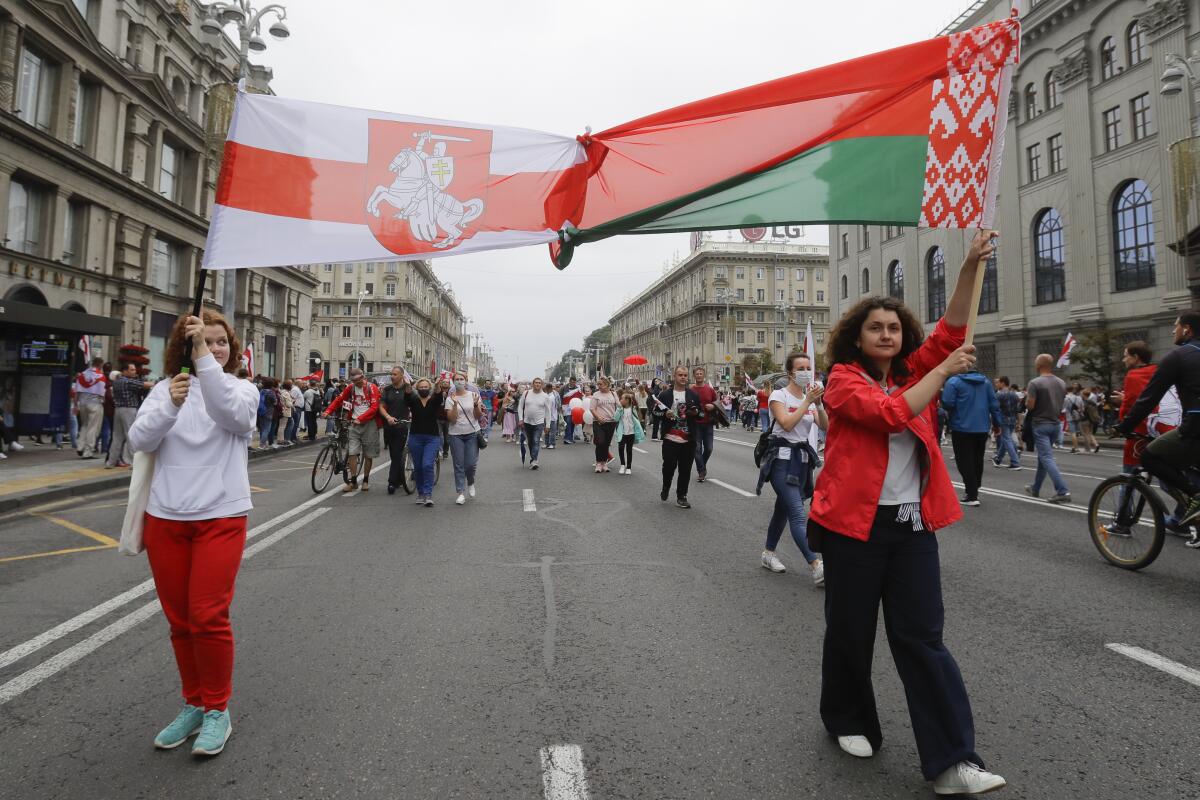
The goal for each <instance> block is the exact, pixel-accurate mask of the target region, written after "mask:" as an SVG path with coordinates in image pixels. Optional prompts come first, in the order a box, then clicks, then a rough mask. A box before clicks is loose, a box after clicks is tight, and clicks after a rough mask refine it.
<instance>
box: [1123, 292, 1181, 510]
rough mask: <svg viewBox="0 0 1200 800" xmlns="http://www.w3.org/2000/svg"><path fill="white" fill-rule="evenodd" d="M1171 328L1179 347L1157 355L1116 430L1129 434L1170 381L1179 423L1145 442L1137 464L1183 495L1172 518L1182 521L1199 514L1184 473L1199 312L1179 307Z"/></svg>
mask: <svg viewBox="0 0 1200 800" xmlns="http://www.w3.org/2000/svg"><path fill="white" fill-rule="evenodd" d="M1172 333H1173V334H1174V336H1175V344H1177V345H1179V347H1178V348H1177V349H1176V350H1173V351H1171V352H1170V353H1168V354H1167V355H1166V357H1165V358H1163V360H1162V362H1161V363H1160V364H1159V365H1158V370H1157V371H1156V372H1155V373H1154V376H1153V377H1152V378H1151V379H1150V382H1149V383H1148V384H1147V385H1146V388H1145V389H1143V390H1142V393H1141V395H1139V396H1138V399H1137V402H1136V403H1134V405H1133V408H1132V409H1130V411H1129V413H1128V414H1127V415H1126V416H1125V419H1123V420H1121V423H1120V424H1119V425H1118V426H1117V430H1118V431H1119V432H1120V433H1121V434H1123V435H1125V436H1128V435H1130V434H1131V433H1133V432H1134V429H1135V428H1136V427H1137V426H1138V424H1139V423H1141V422H1142V420H1144V419H1145V418H1146V417H1147V416H1149V414H1150V412H1151V411H1153V410H1154V408H1155V406H1157V405H1158V403H1159V401H1160V400H1161V399H1162V397H1163V395H1165V394H1166V393H1167V390H1168V389H1170V388H1171V386H1175V388H1176V389H1177V390H1178V392H1179V402H1180V405H1181V406H1182V407H1183V422H1182V424H1181V425H1180V426H1179V427H1178V428H1176V429H1175V430H1173V431H1168V432H1167V433H1164V434H1163V435H1162V436H1159V437H1158V438H1157V439H1155V440H1154V441H1153V442H1151V443H1150V444H1149V445H1148V446H1147V447H1146V451H1145V453H1143V454H1142V465H1143V466H1144V467H1145V468H1146V471H1147V472H1149V473H1150V474H1151V475H1153V476H1154V477H1156V478H1158V479H1159V480H1160V481H1162V482H1163V484H1164V485H1165V486H1167V487H1169V488H1173V489H1175V490H1177V491H1180V492H1182V493H1183V494H1184V495H1185V496H1187V497H1188V498H1189V499H1188V503H1187V505H1186V507H1184V508H1183V509H1182V511H1181V513H1180V516H1179V519H1178V524H1181V525H1186V524H1187V523H1189V522H1191V521H1192V520H1195V519H1196V518H1197V517H1200V486H1196V485H1194V484H1193V482H1192V481H1191V480H1189V479H1188V476H1187V474H1186V472H1185V470H1187V469H1191V468H1196V467H1197V466H1200V338H1197V334H1200V311H1184V312H1182V313H1181V314H1180V315H1179V316H1178V317H1177V318H1176V320H1175V327H1174V329H1173V331H1172Z"/></svg>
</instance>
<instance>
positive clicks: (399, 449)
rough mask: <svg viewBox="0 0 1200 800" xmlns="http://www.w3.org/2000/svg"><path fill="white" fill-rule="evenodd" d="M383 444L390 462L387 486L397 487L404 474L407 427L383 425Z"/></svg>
mask: <svg viewBox="0 0 1200 800" xmlns="http://www.w3.org/2000/svg"><path fill="white" fill-rule="evenodd" d="M383 443H384V445H386V446H387V449H388V455H390V456H391V457H392V461H391V463H390V464H388V480H387V482H388V486H399V485H400V477H401V475H403V474H404V448H405V446H406V445H407V444H408V426H406V425H385V426H384V427H383Z"/></svg>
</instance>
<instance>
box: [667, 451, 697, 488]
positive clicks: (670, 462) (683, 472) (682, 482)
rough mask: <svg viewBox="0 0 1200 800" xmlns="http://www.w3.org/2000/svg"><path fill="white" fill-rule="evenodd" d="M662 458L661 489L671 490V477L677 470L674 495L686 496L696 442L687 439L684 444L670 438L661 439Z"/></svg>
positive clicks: (694, 456)
mask: <svg viewBox="0 0 1200 800" xmlns="http://www.w3.org/2000/svg"><path fill="white" fill-rule="evenodd" d="M662 458H663V491H664V492H669V491H670V490H671V478H672V477H674V476H675V473H676V470H678V472H679V478H678V480H677V481H676V483H675V496H676V497H687V493H688V484H689V483H690V482H691V480H692V462H694V461H695V460H696V442H695V441H689V442H687V443H686V444H680V443H679V442H672V441H671V440H670V439H663V443H662Z"/></svg>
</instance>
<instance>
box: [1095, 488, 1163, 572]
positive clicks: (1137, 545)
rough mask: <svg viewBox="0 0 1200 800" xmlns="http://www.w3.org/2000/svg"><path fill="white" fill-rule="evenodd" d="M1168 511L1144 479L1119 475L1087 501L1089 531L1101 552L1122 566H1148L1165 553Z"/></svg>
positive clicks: (1097, 489)
mask: <svg viewBox="0 0 1200 800" xmlns="http://www.w3.org/2000/svg"><path fill="white" fill-rule="evenodd" d="M1164 513H1165V511H1164V509H1163V506H1162V502H1161V501H1160V500H1159V498H1158V495H1157V494H1155V493H1154V489H1153V488H1152V487H1150V486H1149V485H1148V484H1147V483H1146V482H1145V481H1143V480H1142V479H1141V478H1139V477H1137V476H1134V475H1116V476H1114V477H1112V478H1109V479H1108V480H1106V481H1104V482H1103V483H1101V484H1100V485H1099V486H1097V487H1096V491H1094V492H1092V499H1091V500H1089V501H1088V530H1089V533H1091V536H1092V544H1094V545H1096V549H1097V550H1099V551H1100V555H1102V556H1104V558H1105V559H1106V560H1107V561H1108V562H1109V563H1110V564H1113V565H1115V566H1118V567H1120V568H1122V569H1141V568H1142V567H1146V566H1149V565H1150V563H1151V562H1153V561H1154V559H1156V558H1158V554H1159V553H1160V552H1162V548H1163V540H1164V539H1165V534H1164V530H1163V515H1164Z"/></svg>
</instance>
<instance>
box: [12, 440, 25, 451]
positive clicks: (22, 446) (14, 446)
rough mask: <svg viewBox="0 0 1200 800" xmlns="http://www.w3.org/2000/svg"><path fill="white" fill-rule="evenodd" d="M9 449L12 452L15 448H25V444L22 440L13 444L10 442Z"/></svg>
mask: <svg viewBox="0 0 1200 800" xmlns="http://www.w3.org/2000/svg"><path fill="white" fill-rule="evenodd" d="M8 449H9V451H10V452H11V451H13V450H24V449H25V445H23V444H21V443H20V442H16V441H14V442H12V443H11V444H9V446H8Z"/></svg>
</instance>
